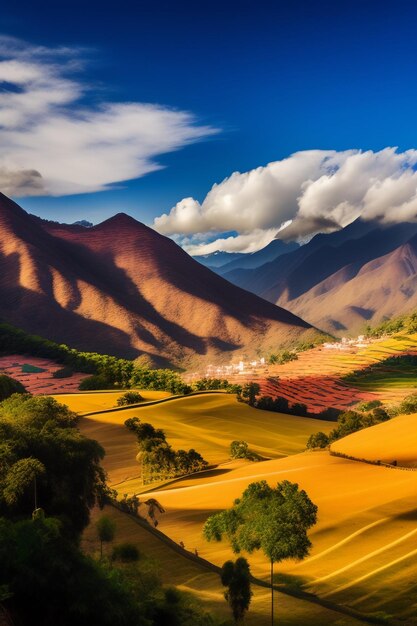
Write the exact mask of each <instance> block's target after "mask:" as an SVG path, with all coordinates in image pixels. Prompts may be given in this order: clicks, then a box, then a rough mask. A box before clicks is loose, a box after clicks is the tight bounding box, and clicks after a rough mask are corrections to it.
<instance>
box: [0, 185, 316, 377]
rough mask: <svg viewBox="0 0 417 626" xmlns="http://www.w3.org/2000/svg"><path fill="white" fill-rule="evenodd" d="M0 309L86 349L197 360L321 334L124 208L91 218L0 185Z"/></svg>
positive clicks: (173, 361) (168, 360)
mask: <svg viewBox="0 0 417 626" xmlns="http://www.w3.org/2000/svg"><path fill="white" fill-rule="evenodd" d="M0 269H1V272H0V318H2V319H3V320H4V321H7V322H9V323H12V324H13V325H14V326H18V327H21V328H23V329H24V330H26V331H27V332H31V333H35V334H36V333H37V334H40V335H42V336H44V337H47V338H49V339H53V340H55V341H58V342H64V343H68V344H69V345H72V346H74V347H76V348H79V349H83V350H93V351H98V352H103V353H109V354H115V355H119V356H125V357H129V358H134V357H137V356H139V355H146V356H147V357H148V358H149V359H150V360H151V361H152V362H154V363H158V364H170V365H178V366H192V365H194V364H196V363H197V362H200V361H201V360H202V359H205V360H206V361H208V360H210V361H212V360H217V361H223V362H224V361H227V360H229V359H231V358H237V356H238V355H242V354H246V355H247V356H252V355H255V354H256V353H257V352H258V351H263V352H265V351H267V350H269V349H272V348H276V347H277V346H279V345H284V344H289V343H290V342H291V341H295V340H298V339H301V338H305V337H309V336H311V335H312V334H315V333H316V331H315V329H312V328H311V326H310V325H309V324H307V323H306V322H304V321H303V320H301V319H299V318H298V317H296V316H294V315H293V314H291V313H289V312H287V311H285V310H283V309H281V308H279V307H276V306H275V305H273V304H270V303H268V302H266V301H264V300H262V299H261V298H258V297H257V296H254V295H253V294H251V293H249V292H247V291H244V290H242V289H240V288H238V287H236V286H234V285H232V284H230V283H228V282H227V281H225V280H224V279H223V278H221V277H219V276H217V275H216V274H214V273H213V272H211V271H210V270H209V269H207V268H205V267H203V266H202V265H200V264H199V263H197V262H196V261H194V260H193V259H192V258H191V257H190V256H189V255H188V254H186V253H185V252H184V251H183V250H182V249H181V248H180V247H179V246H177V245H176V244H175V243H174V242H173V241H172V240H170V239H168V238H166V237H164V236H162V235H159V234H158V233H156V232H155V231H153V230H152V229H151V228H148V227H147V226H144V225H143V224H141V223H140V222H137V221H136V220H134V219H133V218H131V217H129V216H128V215H125V214H123V213H120V214H118V215H116V216H114V217H112V218H110V219H108V220H106V221H104V222H102V223H101V224H98V225H97V226H92V227H90V228H85V227H84V226H79V225H65V224H58V223H56V222H47V221H43V220H41V219H39V218H35V217H33V216H30V215H29V214H27V213H26V212H25V211H23V209H21V208H20V207H19V206H18V205H17V204H15V203H14V202H12V201H11V200H9V199H8V198H6V197H5V196H2V195H0Z"/></svg>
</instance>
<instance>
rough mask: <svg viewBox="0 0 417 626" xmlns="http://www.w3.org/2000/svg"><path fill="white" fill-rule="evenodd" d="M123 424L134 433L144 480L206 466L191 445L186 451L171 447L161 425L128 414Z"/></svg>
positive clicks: (146, 481) (149, 480)
mask: <svg viewBox="0 0 417 626" xmlns="http://www.w3.org/2000/svg"><path fill="white" fill-rule="evenodd" d="M124 424H125V426H126V428H128V429H129V430H131V431H132V432H134V433H135V435H136V437H137V440H138V444H139V454H138V456H137V459H138V461H139V462H140V463H141V465H142V479H143V483H144V484H146V483H150V482H153V481H155V480H165V479H166V478H174V477H178V476H185V475H186V474H194V473H195V472H201V470H203V469H205V468H206V467H207V466H208V463H207V461H206V460H205V459H203V457H202V456H201V454H200V453H199V452H197V451H196V450H194V449H193V448H191V449H190V450H188V452H187V451H186V450H174V449H173V448H172V446H171V445H170V444H169V443H168V442H167V440H166V436H165V433H164V431H163V430H162V429H160V428H154V427H153V426H152V424H148V423H146V422H141V421H140V419H139V418H138V417H131V418H129V419H127V420H126V421H125V423H124Z"/></svg>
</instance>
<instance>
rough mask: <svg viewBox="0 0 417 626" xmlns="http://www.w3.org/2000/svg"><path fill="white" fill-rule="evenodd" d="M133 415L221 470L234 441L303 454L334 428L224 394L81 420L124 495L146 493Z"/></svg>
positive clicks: (273, 452)
mask: <svg viewBox="0 0 417 626" xmlns="http://www.w3.org/2000/svg"><path fill="white" fill-rule="evenodd" d="M98 395H99V396H101V395H104V396H105V395H106V394H98ZM60 398H62V396H60ZM70 400H71V398H70ZM61 401H63V400H61ZM83 401H84V400H83V397H79V398H76V399H75V403H74V404H73V405H72V406H73V407H74V406H76V407H77V408H78V410H79V411H80V412H81V411H83V406H84V405H83ZM88 401H89V399H88V397H87V402H88ZM92 401H93V402H94V400H93V399H92ZM98 401H100V402H101V401H103V402H104V401H105V399H104V400H101V399H100V400H98ZM78 403H79V404H78ZM134 416H137V417H139V418H140V419H141V420H142V421H144V422H150V423H151V424H152V425H153V426H155V428H163V429H164V431H165V433H166V435H167V439H168V441H169V443H171V445H172V446H173V447H174V448H176V449H179V448H182V449H189V448H195V449H196V450H198V452H200V454H202V455H203V457H204V458H205V459H207V461H208V462H209V463H210V464H216V465H217V464H219V463H224V462H227V461H229V458H230V455H229V447H230V443H231V442H232V441H233V440H234V439H243V440H244V441H247V442H248V444H249V446H250V448H251V449H252V450H254V451H255V452H257V453H258V454H260V455H262V456H263V457H268V458H269V457H271V458H277V457H281V456H286V455H288V454H294V453H296V452H300V451H302V450H304V449H305V446H306V442H307V439H308V437H309V436H310V434H312V433H314V432H317V431H318V430H323V431H325V432H329V431H330V430H331V428H332V427H333V424H332V423H331V422H325V421H322V420H315V419H309V418H303V417H295V416H292V415H283V414H280V413H272V412H269V411H259V410H257V409H253V408H251V407H249V406H248V405H246V404H245V403H241V402H237V400H236V398H235V397H234V396H232V395H227V394H224V393H219V394H207V395H199V396H191V397H188V398H181V399H177V400H175V399H173V400H172V401H169V402H164V403H162V404H156V405H152V406H147V407H146V406H143V407H136V408H132V409H126V410H123V411H114V412H106V413H101V414H98V415H92V416H89V417H85V418H81V421H80V427H81V429H82V431H83V432H84V433H85V434H86V435H87V436H89V437H92V438H94V439H97V440H98V441H99V442H100V443H101V444H102V446H103V447H104V448H105V450H106V458H105V460H104V466H105V468H106V469H107V471H108V472H109V478H110V482H111V484H112V485H114V483H118V484H119V483H121V482H125V484H123V486H121V485H120V487H118V490H119V491H120V493H125V492H129V493H133V492H135V491H138V489H139V488H142V483H141V480H140V477H139V473H140V467H139V464H138V463H137V462H136V460H135V457H136V454H137V446H136V439H135V437H134V435H133V434H132V433H130V432H129V431H128V430H127V429H126V428H125V426H124V422H125V420H126V419H128V418H130V417H134ZM132 479H133V480H132ZM126 481H127V482H126Z"/></svg>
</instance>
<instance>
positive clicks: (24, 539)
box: [0, 394, 214, 626]
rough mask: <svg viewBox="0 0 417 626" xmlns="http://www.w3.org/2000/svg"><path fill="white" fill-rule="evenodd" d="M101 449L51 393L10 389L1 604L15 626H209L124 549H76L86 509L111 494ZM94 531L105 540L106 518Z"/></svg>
mask: <svg viewBox="0 0 417 626" xmlns="http://www.w3.org/2000/svg"><path fill="white" fill-rule="evenodd" d="M103 455H104V451H103V449H102V448H101V446H100V445H99V444H98V443H97V442H96V441H93V440H91V439H88V438H86V437H84V436H82V435H81V434H80V432H79V430H78V428H77V416H76V415H75V414H74V413H72V412H71V411H69V409H68V408H67V407H66V406H64V405H61V404H59V403H58V402H56V401H55V400H54V399H52V398H50V397H32V396H30V395H29V394H14V395H12V396H10V397H9V398H8V399H7V400H4V401H3V402H1V403H0V603H1V606H0V610H1V609H3V610H4V612H5V614H6V615H8V617H9V618H10V622H11V623H15V624H19V625H20V626H26V625H28V626H29V624H30V625H31V626H47V625H49V624H60V626H72V625H73V624H77V625H79V626H91V624H102V625H103V626H107V625H108V626H110V625H111V626H113V625H114V624H118V625H119V626H131V625H132V624H135V626H164V625H165V624H167V623H169V624H172V625H173V626H192V625H194V624H196V625H197V626H211V625H212V624H213V623H214V622H213V620H212V619H211V617H210V616H209V615H207V614H206V613H204V612H202V611H201V610H200V609H199V608H198V607H196V606H194V605H192V604H191V603H190V601H189V599H188V597H187V596H184V595H183V594H180V593H179V592H178V593H177V592H176V591H175V592H173V593H172V594H170V593H168V591H165V590H164V589H163V587H162V585H161V583H160V581H159V580H158V579H157V577H156V576H155V575H154V573H149V572H147V570H146V568H145V569H142V570H140V567H139V565H137V566H136V563H133V562H132V560H130V561H129V550H126V548H125V547H123V546H122V547H121V548H120V547H119V548H118V550H117V551H116V553H115V554H114V558H113V555H112V559H111V561H108V560H107V559H101V560H99V561H97V560H95V559H94V558H92V557H89V556H87V555H85V554H83V553H82V552H81V550H80V548H79V543H80V537H81V533H82V531H83V530H84V529H85V527H86V525H87V524H88V522H89V519H90V509H91V507H92V506H93V505H94V504H99V505H102V504H103V503H104V502H105V501H107V499H108V498H109V495H110V492H109V490H108V488H107V486H106V482H105V474H104V471H103V469H102V467H101V463H100V461H101V460H102V458H103ZM101 530H102V532H103V533H104V534H103V535H102V536H103V538H104V540H105V539H106V537H107V539H109V538H110V539H111V535H112V528H111V527H109V525H108V524H107V525H104V527H103V528H102V529H101ZM130 556H131V551H130ZM138 568H139V569H138ZM174 596H175V597H174Z"/></svg>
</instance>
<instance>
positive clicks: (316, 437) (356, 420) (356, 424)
mask: <svg viewBox="0 0 417 626" xmlns="http://www.w3.org/2000/svg"><path fill="white" fill-rule="evenodd" d="M389 419H390V416H389V415H388V413H387V412H386V411H385V409H383V408H382V407H380V406H379V407H376V408H374V409H372V410H371V411H368V412H366V413H359V412H358V411H345V412H344V413H341V414H340V415H339V417H338V418H337V426H336V428H334V429H333V430H332V431H331V432H330V434H329V435H326V434H325V433H323V432H321V431H320V432H318V433H314V434H313V435H310V437H309V439H308V441H307V448H310V449H313V448H326V447H327V446H328V445H329V444H330V443H332V442H333V441H337V440H338V439H342V437H346V436H347V435H350V434H351V433H355V432H357V431H358V430H362V429H363V428H368V427H369V426H375V424H380V423H381V422H386V421H387V420H389Z"/></svg>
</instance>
